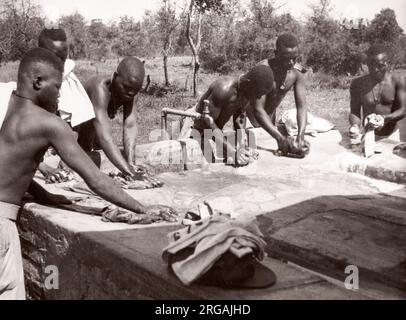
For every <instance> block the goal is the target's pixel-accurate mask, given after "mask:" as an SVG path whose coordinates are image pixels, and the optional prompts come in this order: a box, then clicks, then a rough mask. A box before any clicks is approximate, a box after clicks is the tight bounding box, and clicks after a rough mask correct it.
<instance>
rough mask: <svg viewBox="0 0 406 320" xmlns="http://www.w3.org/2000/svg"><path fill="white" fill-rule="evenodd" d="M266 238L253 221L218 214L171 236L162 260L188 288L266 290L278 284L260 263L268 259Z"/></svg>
mask: <svg viewBox="0 0 406 320" xmlns="http://www.w3.org/2000/svg"><path fill="white" fill-rule="evenodd" d="M262 237H263V236H262V234H261V232H260V230H259V228H258V226H257V225H256V224H255V223H254V222H253V221H237V220H232V219H231V218H229V217H228V216H225V215H221V214H215V215H213V216H212V217H210V218H208V219H205V220H201V221H199V222H196V223H193V224H191V225H189V226H188V227H187V228H184V229H181V230H178V231H174V232H171V233H170V234H169V235H168V239H169V246H168V247H166V248H165V249H164V251H163V254H162V257H163V259H164V260H165V261H166V262H167V263H169V265H170V266H171V268H172V270H173V272H174V273H175V275H176V276H177V277H178V278H179V279H180V280H181V282H182V283H183V284H185V285H191V284H192V283H201V284H208V285H215V286H221V287H225V288H264V287H268V286H270V285H272V284H274V283H275V274H274V273H273V272H272V271H271V270H270V269H268V268H266V267H265V266H263V265H262V264H260V263H259V262H258V260H262V259H263V257H264V246H265V242H264V241H263V239H262Z"/></svg>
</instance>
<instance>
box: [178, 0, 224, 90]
mask: <svg viewBox="0 0 406 320" xmlns="http://www.w3.org/2000/svg"><path fill="white" fill-rule="evenodd" d="M188 8H189V9H188V11H187V19H186V38H187V40H188V43H189V46H190V49H191V50H192V54H193V62H192V68H193V96H194V97H196V96H197V85H198V74H199V69H200V59H199V51H200V47H201V44H202V15H203V14H204V13H206V12H209V11H214V12H222V11H223V10H224V6H223V2H222V0H190V3H189V7H188ZM194 13H196V19H195V21H196V23H197V34H196V39H195V40H194V39H193V37H192V34H191V31H192V17H193V14H194Z"/></svg>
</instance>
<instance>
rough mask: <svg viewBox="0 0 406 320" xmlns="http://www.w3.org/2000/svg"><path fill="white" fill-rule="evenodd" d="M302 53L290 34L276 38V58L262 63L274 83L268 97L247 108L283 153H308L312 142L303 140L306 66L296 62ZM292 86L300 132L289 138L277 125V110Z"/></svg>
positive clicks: (253, 120)
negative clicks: (271, 73)
mask: <svg viewBox="0 0 406 320" xmlns="http://www.w3.org/2000/svg"><path fill="white" fill-rule="evenodd" d="M298 56H299V50H298V41H297V39H296V38H295V37H294V36H293V35H291V34H283V35H281V36H279V37H278V39H277V40H276V50H275V58H273V59H267V60H263V61H261V62H260V63H259V65H266V66H269V67H271V69H272V71H273V74H274V78H275V85H274V90H272V91H271V92H270V93H269V94H267V95H266V96H262V97H261V98H260V99H257V100H256V101H255V103H254V105H253V108H250V109H249V110H248V113H247V115H248V118H249V120H250V121H251V123H252V125H253V126H254V127H262V128H263V129H265V130H266V131H267V132H268V133H269V134H270V135H271V136H272V137H274V138H275V139H276V141H277V142H278V147H279V152H280V153H281V154H282V155H289V154H290V155H298V156H301V157H302V156H303V157H304V156H305V155H306V154H307V153H308V151H309V144H308V143H307V141H305V139H304V135H305V131H306V125H307V106H306V86H305V79H304V76H303V73H304V72H305V70H304V68H303V67H301V66H300V65H299V64H297V63H296V60H297V58H298ZM291 88H293V90H294V94H295V103H296V109H297V123H298V135H297V138H296V139H292V138H286V137H285V136H284V135H283V134H282V133H281V132H279V130H278V128H277V126H276V109H277V108H278V106H279V105H280V103H281V101H282V100H283V98H284V97H285V96H286V94H287V93H288V91H289V90H290V89H291Z"/></svg>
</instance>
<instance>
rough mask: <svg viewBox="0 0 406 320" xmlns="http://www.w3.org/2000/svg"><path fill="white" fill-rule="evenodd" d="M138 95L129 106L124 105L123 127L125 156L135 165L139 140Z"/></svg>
mask: <svg viewBox="0 0 406 320" xmlns="http://www.w3.org/2000/svg"><path fill="white" fill-rule="evenodd" d="M137 101H138V95H137V96H135V97H134V100H133V102H132V103H131V104H129V105H124V126H123V141H124V154H125V157H126V158H127V162H128V163H130V164H131V165H135V147H136V139H137V133H138V130H137V129H138V128H137V118H136V107H135V105H136V103H137Z"/></svg>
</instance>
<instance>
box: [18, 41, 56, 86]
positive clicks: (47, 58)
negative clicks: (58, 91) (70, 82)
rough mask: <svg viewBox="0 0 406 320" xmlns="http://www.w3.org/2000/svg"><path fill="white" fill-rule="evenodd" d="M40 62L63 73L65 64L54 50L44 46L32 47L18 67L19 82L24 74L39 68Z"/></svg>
mask: <svg viewBox="0 0 406 320" xmlns="http://www.w3.org/2000/svg"><path fill="white" fill-rule="evenodd" d="M38 64H45V65H48V66H50V67H52V68H54V69H55V70H57V71H59V72H61V74H62V73H63V68H64V64H63V62H62V60H61V59H59V58H58V56H56V55H55V54H54V53H52V51H49V50H47V49H43V48H35V49H31V50H29V51H28V52H26V53H25V55H24V56H23V58H22V59H21V62H20V65H19V67H18V82H22V81H23V80H24V76H25V75H27V74H29V72H30V71H32V70H33V69H35V68H37V65H38Z"/></svg>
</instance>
